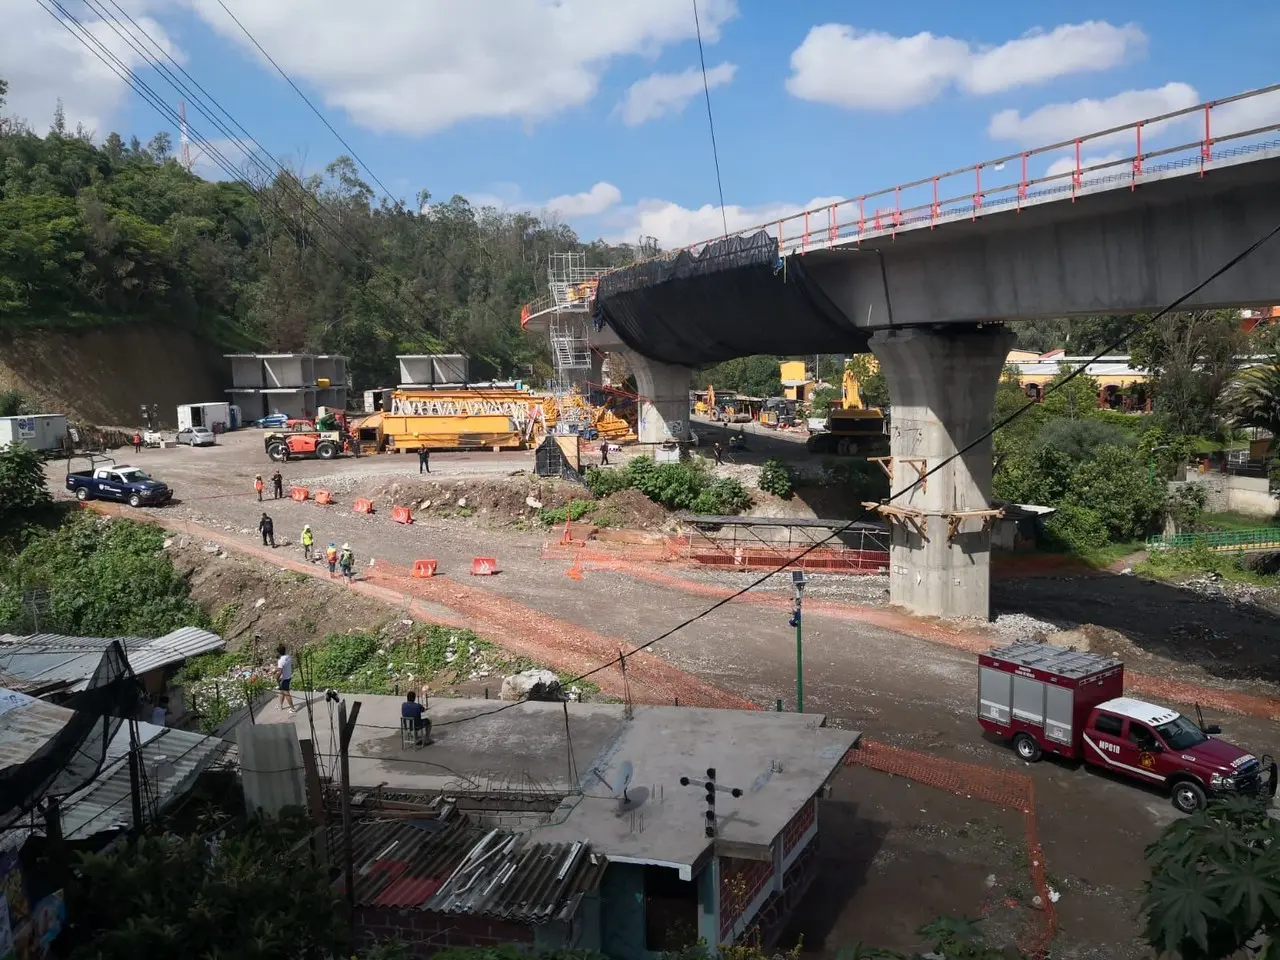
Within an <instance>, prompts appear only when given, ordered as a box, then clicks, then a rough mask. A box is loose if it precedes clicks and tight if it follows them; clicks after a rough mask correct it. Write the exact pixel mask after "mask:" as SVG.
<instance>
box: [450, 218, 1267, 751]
mask: <svg viewBox="0 0 1280 960" xmlns="http://www.w3.org/2000/svg"><path fill="white" fill-rule="evenodd" d="M1277 234H1280V223H1277V224H1276V225H1275V226H1274V227H1272V228H1271V229H1270V230H1268V231H1267V232H1266V233H1265V234H1263V236H1261V237H1259V238H1258V239H1257V240H1255V241H1254V242H1253V243H1251V244H1249V246H1247V247H1245V248H1244V249H1243V250H1241V251H1240V252H1239V253H1238V254H1236V255H1235V256H1234V257H1232V258H1231V259H1230V260H1228V261H1227V262H1226V263H1224V264H1223V265H1222V266H1220V267H1219V268H1218V269H1217V270H1215V271H1214V272H1213V273H1211V274H1210V275H1209V276H1208V277H1206V278H1205V279H1204V280H1202V281H1200V282H1199V283H1197V284H1196V285H1195V286H1194V287H1192V288H1191V289H1190V290H1188V291H1187V292H1186V293H1184V294H1182V296H1180V297H1178V298H1177V299H1176V300H1174V301H1173V302H1172V303H1170V304H1169V305H1168V306H1166V307H1164V308H1163V309H1162V310H1161V311H1160V312H1159V313H1156V314H1153V315H1152V316H1150V317H1148V318H1146V319H1144V320H1135V321H1134V323H1133V324H1132V325H1131V326H1130V327H1129V329H1128V330H1126V331H1125V332H1124V333H1123V334H1122V335H1121V336H1119V337H1117V338H1116V339H1115V340H1114V341H1112V342H1111V343H1108V344H1107V345H1106V346H1104V347H1103V348H1102V349H1101V350H1100V351H1099V352H1098V353H1097V355H1096V356H1094V357H1093V358H1092V359H1090V360H1087V361H1085V362H1084V363H1082V364H1080V366H1078V367H1076V369H1074V370H1072V371H1071V372H1070V373H1068V374H1067V376H1065V377H1063V378H1062V379H1061V380H1059V381H1058V382H1057V383H1056V384H1053V385H1052V386H1050V387H1049V388H1048V389H1047V390H1046V391H1045V393H1044V396H1048V395H1049V394H1051V393H1056V392H1057V391H1058V390H1061V389H1062V388H1063V387H1065V386H1066V385H1067V384H1069V383H1070V382H1071V381H1072V380H1075V379H1076V378H1077V377H1079V376H1082V375H1084V373H1085V371H1086V370H1087V369H1088V367H1089V364H1091V363H1097V362H1099V361H1100V360H1101V359H1102V358H1103V357H1105V356H1107V355H1109V354H1111V353H1114V352H1115V351H1116V350H1117V349H1119V348H1120V347H1123V346H1124V345H1125V344H1126V343H1128V342H1129V340H1130V339H1131V338H1132V337H1133V335H1134V334H1136V333H1137V332H1138V331H1139V330H1141V329H1143V328H1144V327H1147V326H1149V325H1150V324H1153V323H1155V322H1156V321H1157V320H1160V319H1162V318H1163V317H1165V316H1167V315H1168V314H1170V313H1172V312H1173V311H1175V310H1177V309H1178V307H1180V306H1182V304H1184V303H1186V302H1187V301H1188V300H1190V299H1191V298H1192V297H1194V296H1195V295H1196V294H1197V293H1199V292H1200V291H1201V290H1203V289H1204V288H1205V287H1207V286H1208V285H1209V284H1211V283H1212V282H1213V281H1215V280H1217V279H1218V278H1219V277H1220V276H1222V275H1223V274H1224V273H1226V272H1227V271H1229V270H1231V269H1232V268H1233V267H1235V266H1236V265H1237V264H1239V263H1241V262H1243V261H1244V260H1247V259H1248V258H1249V257H1251V256H1252V255H1253V254H1254V253H1256V252H1257V251H1258V249H1259V248H1261V247H1262V246H1263V245H1264V244H1266V243H1267V242H1268V241H1269V240H1271V239H1272V238H1274V237H1275V236H1276V235H1277ZM1042 399H1043V398H1042ZM1040 402H1041V401H1037V400H1028V401H1027V402H1026V403H1024V404H1023V405H1022V406H1021V407H1019V408H1018V409H1017V410H1014V411H1013V412H1012V413H1011V414H1009V415H1008V416H1007V417H1005V418H1004V419H1003V420H1001V421H999V422H998V423H995V424H993V425H992V426H991V427H990V429H988V430H986V431H985V432H983V433H982V434H980V435H979V436H977V437H976V438H974V439H973V440H971V441H969V442H968V443H967V444H965V445H964V446H963V447H961V448H960V449H958V450H957V451H956V452H955V453H953V454H951V455H950V456H949V457H946V458H945V459H943V460H942V461H940V462H939V463H938V464H937V466H935V467H933V468H932V469H930V470H927V471H925V472H924V473H923V474H921V475H920V476H919V477H917V478H916V479H915V480H914V481H912V482H911V483H909V484H908V485H907V486H905V487H903V488H902V489H901V490H899V491H898V492H897V493H893V494H891V495H890V496H889V497H888V498H887V499H886V500H885V501H884V502H885V503H892V502H893V501H894V500H897V499H898V498H899V497H902V496H905V495H906V494H908V493H910V492H911V491H912V490H914V489H915V488H916V487H917V486H920V485H921V484H923V483H924V482H925V481H926V480H927V479H928V478H929V477H931V476H933V475H934V474H935V473H937V472H938V471H939V470H941V469H942V468H943V467H945V466H947V464H949V463H951V462H953V461H955V460H958V459H960V458H961V457H963V456H964V455H965V454H967V453H968V452H969V451H970V450H972V449H974V447H976V446H978V445H979V444H981V443H983V442H985V441H986V440H988V439H990V438H991V437H993V436H994V435H995V434H996V432H997V431H999V430H1002V429H1004V428H1005V427H1007V426H1008V425H1009V424H1011V423H1013V421H1015V420H1017V419H1018V418H1019V417H1021V416H1023V415H1024V414H1025V413H1027V411H1029V410H1030V409H1031V408H1032V407H1035V406H1037V405H1038V404H1039V403H1040ZM870 513H871V511H870V510H868V509H867V508H866V507H863V508H862V509H861V511H860V512H859V513H858V515H857V516H856V517H854V518H853V519H851V520H848V521H846V522H845V524H844V525H842V526H840V527H837V528H836V529H834V530H832V531H831V532H830V533H829V534H827V535H826V536H825V537H823V538H822V539H821V540H817V541H815V542H814V543H812V544H810V545H809V546H807V547H806V548H805V549H804V550H802V551H801V552H800V553H799V554H798V555H797V556H795V557H793V558H792V559H790V560H787V561H786V562H784V563H782V564H780V565H779V566H778V567H776V568H774V569H773V570H770V571H769V572H768V573H765V574H764V575H763V576H760V577H758V578H756V579H755V580H753V581H751V582H750V583H748V584H747V585H746V586H744V587H742V588H741V589H739V590H735V591H734V592H733V593H731V594H729V595H728V596H726V597H722V598H721V599H719V600H717V601H716V602H715V603H713V604H711V605H710V606H709V607H707V608H706V609H705V610H702V611H701V612H699V613H696V614H694V615H693V616H691V617H689V618H688V619H686V620H683V621H681V622H680V623H678V624H676V625H675V626H674V627H672V628H671V629H669V630H667V631H665V632H663V633H661V634H659V635H658V636H656V637H654V638H653V639H652V640H647V641H645V642H644V643H642V644H640V645H639V646H637V647H634V648H633V649H631V650H630V651H628V652H626V653H621V652H620V653H619V654H618V656H616V657H614V658H612V659H610V660H608V661H606V662H605V663H602V664H600V666H598V667H595V668H593V669H591V670H588V671H587V672H586V673H584V674H581V675H580V676H577V677H574V678H573V679H571V680H568V681H566V682H565V686H569V685H572V684H575V683H580V682H581V681H583V680H586V679H588V678H590V677H592V676H594V675H595V674H597V673H600V672H601V671H603V670H607V669H608V668H609V667H612V666H613V665H614V664H616V663H624V662H625V661H626V658H628V657H633V656H635V655H636V654H637V653H640V652H641V651H644V650H647V649H648V648H649V647H652V646H653V645H654V644H656V643H661V642H662V641H663V640H666V639H667V638H668V637H671V636H672V635H674V634H676V633H678V632H679V631H681V630H683V629H685V628H686V627H689V626H692V625H693V624H695V623H697V622H698V621H699V620H702V619H704V618H705V617H708V616H710V615H711V614H712V613H714V612H715V611H717V610H719V609H720V608H721V607H723V606H725V605H726V604H728V603H731V602H732V601H734V600H736V599H738V597H741V596H742V595H743V594H745V593H748V592H749V591H751V590H754V589H755V588H756V587H759V586H761V585H762V584H764V583H765V582H766V581H767V580H769V579H770V578H771V577H773V576H776V575H777V574H779V573H782V572H783V571H784V570H786V569H787V568H788V567H790V566H793V565H794V564H795V563H796V561H798V560H801V559H803V558H804V557H805V556H807V555H808V554H810V553H812V552H813V551H814V550H816V549H818V548H819V547H821V546H823V545H824V544H826V543H828V542H830V541H831V540H834V539H835V538H837V537H839V536H840V535H841V534H843V533H846V532H847V531H848V530H850V529H851V528H852V527H853V526H854V525H855V524H857V523H860V522H861V521H862V520H863V519H864V518H866V517H867V516H869V515H870ZM528 700H529V698H528V697H523V698H521V699H519V700H513V701H511V702H510V703H505V704H503V705H502V706H500V707H498V708H496V709H494V710H488V711H485V712H484V713H477V714H473V715H471V716H467V717H459V718H457V719H454V720H442V721H441V722H439V723H437V724H433V726H436V727H447V726H452V725H453V724H457V723H466V722H468V721H471V720H478V719H480V718H481V717H489V716H493V715H494V714H497V713H502V712H503V711H504V710H510V709H511V708H512V707H515V706H519V705H520V704H522V703H525V702H528Z"/></svg>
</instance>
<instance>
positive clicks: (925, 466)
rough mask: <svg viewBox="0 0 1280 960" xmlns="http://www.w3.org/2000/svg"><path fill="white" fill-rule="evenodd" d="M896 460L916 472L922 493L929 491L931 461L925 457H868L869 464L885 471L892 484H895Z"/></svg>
mask: <svg viewBox="0 0 1280 960" xmlns="http://www.w3.org/2000/svg"><path fill="white" fill-rule="evenodd" d="M895 459H897V460H898V461H899V462H900V463H905V464H906V465H907V466H909V467H910V468H911V469H913V470H914V471H915V472H916V477H917V478H918V480H919V482H920V490H921V492H924V491H926V490H928V489H929V477H928V473H929V461H928V460H926V459H925V458H924V457H897V458H895V457H867V461H868V462H870V463H874V464H876V465H878V466H879V467H880V469H881V470H883V471H884V475H885V476H886V477H888V478H889V483H890V484H892V483H893V463H894V460H895Z"/></svg>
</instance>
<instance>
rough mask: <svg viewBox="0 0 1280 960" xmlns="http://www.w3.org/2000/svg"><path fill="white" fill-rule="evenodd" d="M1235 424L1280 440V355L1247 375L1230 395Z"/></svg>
mask: <svg viewBox="0 0 1280 960" xmlns="http://www.w3.org/2000/svg"><path fill="white" fill-rule="evenodd" d="M1226 402H1227V405H1228V408H1229V409H1230V412H1231V420H1232V422H1233V423H1235V424H1236V425H1237V426H1239V427H1247V428H1252V429H1256V430H1265V431H1267V432H1268V433H1270V434H1271V435H1272V436H1273V437H1280V353H1276V354H1275V355H1274V356H1272V357H1271V359H1270V360H1269V361H1268V362H1267V363H1266V364H1264V365H1263V366H1260V367H1254V368H1252V369H1250V370H1246V371H1244V373H1242V374H1240V376H1239V378H1238V379H1237V380H1236V382H1235V383H1234V384H1233V385H1232V387H1231V389H1230V390H1229V391H1228V393H1227V398H1226Z"/></svg>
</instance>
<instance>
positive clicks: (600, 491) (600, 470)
mask: <svg viewBox="0 0 1280 960" xmlns="http://www.w3.org/2000/svg"><path fill="white" fill-rule="evenodd" d="M583 479H584V480H586V482H587V489H589V490H590V491H591V493H592V494H593V495H594V496H596V497H607V496H608V495H609V494H611V493H617V492H618V491H619V490H626V489H627V488H628V487H630V486H631V480H630V478H629V476H628V474H627V471H626V469H625V468H621V467H616V468H612V469H605V468H604V467H588V468H587V475H586V476H585V477H584V478H583Z"/></svg>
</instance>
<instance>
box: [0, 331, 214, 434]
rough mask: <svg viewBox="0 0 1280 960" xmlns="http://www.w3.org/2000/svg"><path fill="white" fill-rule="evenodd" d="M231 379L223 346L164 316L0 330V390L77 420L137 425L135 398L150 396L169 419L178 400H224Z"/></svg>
mask: <svg viewBox="0 0 1280 960" xmlns="http://www.w3.org/2000/svg"><path fill="white" fill-rule="evenodd" d="M229 386H231V367H230V364H229V363H228V361H226V360H224V359H223V358H222V351H221V350H219V349H218V348H217V347H215V346H213V345H212V344H210V343H207V342H205V341H203V340H200V339H198V338H197V337H195V336H193V335H192V334H191V333H189V332H187V331H185V330H178V329H175V328H173V327H169V326H164V325H161V324H155V323H128V324H117V325H113V326H110V327H100V328H95V329H88V330H60V329H48V330H37V329H31V330H23V331H21V332H16V333H10V332H0V390H20V391H22V392H23V393H24V394H26V395H27V396H28V397H30V398H31V399H32V400H33V401H34V403H35V405H37V406H38V407H39V409H40V410H41V411H42V412H44V413H65V414H67V415H68V416H69V417H70V418H71V419H72V420H73V421H76V422H80V423H90V424H98V425H109V426H129V427H132V426H137V425H138V423H139V416H138V408H139V406H140V405H141V404H144V403H145V404H148V405H149V404H153V403H154V404H156V405H157V406H159V408H160V422H161V423H162V424H163V425H165V426H168V427H173V426H175V425H176V421H177V409H176V408H177V405H178V404H180V403H204V402H209V401H215V400H225V399H226V398H227V395H226V392H225V390H226V388H227V387H229Z"/></svg>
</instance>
